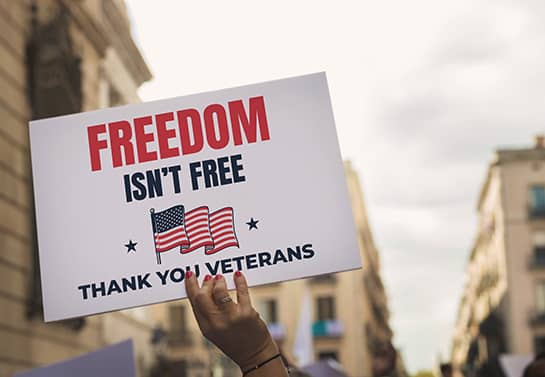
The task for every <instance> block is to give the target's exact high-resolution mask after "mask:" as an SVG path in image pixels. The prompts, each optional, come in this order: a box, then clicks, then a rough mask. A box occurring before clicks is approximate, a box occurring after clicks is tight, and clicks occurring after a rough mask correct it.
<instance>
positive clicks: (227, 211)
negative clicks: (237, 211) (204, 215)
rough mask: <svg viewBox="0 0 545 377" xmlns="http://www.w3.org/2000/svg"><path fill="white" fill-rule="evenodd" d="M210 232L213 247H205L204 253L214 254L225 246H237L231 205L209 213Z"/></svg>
mask: <svg viewBox="0 0 545 377" xmlns="http://www.w3.org/2000/svg"><path fill="white" fill-rule="evenodd" d="M210 233H211V235H212V240H213V241H214V247H213V248H210V249H208V248H207V249H206V252H205V253H206V254H207V255H210V254H214V253H217V252H218V251H220V250H223V249H225V248H226V247H230V246H236V247H239V244H238V240H237V236H236V234H235V219H234V211H233V208H232V207H224V208H221V209H218V210H217V211H216V212H212V213H211V214H210Z"/></svg>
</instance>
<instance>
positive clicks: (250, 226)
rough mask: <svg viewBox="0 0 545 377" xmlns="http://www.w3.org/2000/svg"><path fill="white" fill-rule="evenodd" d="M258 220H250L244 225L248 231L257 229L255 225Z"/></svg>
mask: <svg viewBox="0 0 545 377" xmlns="http://www.w3.org/2000/svg"><path fill="white" fill-rule="evenodd" d="M258 222H259V220H254V218H253V217H252V218H250V221H248V222H247V223H246V225H248V230H252V229H257V223H258Z"/></svg>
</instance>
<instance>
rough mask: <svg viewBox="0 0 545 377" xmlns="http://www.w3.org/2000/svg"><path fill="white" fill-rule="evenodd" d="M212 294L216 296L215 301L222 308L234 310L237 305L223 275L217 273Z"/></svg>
mask: <svg viewBox="0 0 545 377" xmlns="http://www.w3.org/2000/svg"><path fill="white" fill-rule="evenodd" d="M212 295H213V296H214V302H215V303H216V305H217V306H218V307H219V308H220V309H222V310H232V309H233V308H234V307H235V306H236V304H235V303H234V302H233V300H232V299H231V296H230V295H229V292H227V283H226V282H225V279H224V277H223V276H221V275H216V277H215V279H214V289H213V291H212Z"/></svg>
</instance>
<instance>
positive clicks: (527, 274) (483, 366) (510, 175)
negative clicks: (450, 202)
mask: <svg viewBox="0 0 545 377" xmlns="http://www.w3.org/2000/svg"><path fill="white" fill-rule="evenodd" d="M477 211H478V215H479V221H478V229H477V236H476V238H475V241H474V245H473V248H472V250H471V253H470V256H469V261H468V264H467V268H466V283H465V287H464V292H463V295H462V298H461V301H460V305H459V309H458V317H457V323H456V327H455V333H454V338H453V343H452V363H453V365H454V367H455V368H456V369H457V370H458V372H459V373H462V372H463V373H465V375H466V376H473V375H477V374H479V373H481V375H483V373H484V375H487V376H496V375H498V376H501V374H500V372H499V371H498V356H499V355H500V354H504V353H510V354H519V355H531V354H533V353H539V352H544V351H545V268H544V266H545V139H544V138H543V137H542V136H540V137H537V138H536V141H535V145H534V146H533V147H530V148H526V149H501V150H498V151H497V152H496V154H495V158H494V160H493V161H492V163H491V164H490V166H489V168H488V172H487V176H486V179H485V183H484V185H483V187H482V189H481V193H480V197H479V201H478V203H477Z"/></svg>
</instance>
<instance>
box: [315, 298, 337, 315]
mask: <svg viewBox="0 0 545 377" xmlns="http://www.w3.org/2000/svg"><path fill="white" fill-rule="evenodd" d="M334 319H335V298H334V297H333V296H328V297H318V298H317V299H316V320H318V321H328V320H334Z"/></svg>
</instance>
